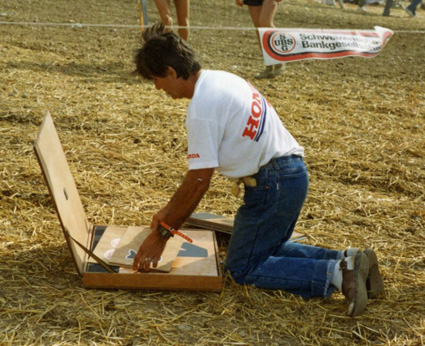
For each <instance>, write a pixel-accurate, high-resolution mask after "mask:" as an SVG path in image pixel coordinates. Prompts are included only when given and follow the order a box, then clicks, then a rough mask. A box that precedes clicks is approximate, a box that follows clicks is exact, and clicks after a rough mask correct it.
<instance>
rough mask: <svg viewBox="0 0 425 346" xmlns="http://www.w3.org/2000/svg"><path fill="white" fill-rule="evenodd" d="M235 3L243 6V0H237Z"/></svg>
mask: <svg viewBox="0 0 425 346" xmlns="http://www.w3.org/2000/svg"><path fill="white" fill-rule="evenodd" d="M235 4H236V5H238V6H240V7H242V6H243V0H235Z"/></svg>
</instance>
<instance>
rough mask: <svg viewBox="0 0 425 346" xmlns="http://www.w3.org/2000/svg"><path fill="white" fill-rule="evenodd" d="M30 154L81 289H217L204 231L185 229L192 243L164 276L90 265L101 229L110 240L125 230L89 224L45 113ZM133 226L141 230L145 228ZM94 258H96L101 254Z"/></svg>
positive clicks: (212, 250) (208, 234) (209, 235)
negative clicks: (32, 154) (111, 232)
mask: <svg viewBox="0 0 425 346" xmlns="http://www.w3.org/2000/svg"><path fill="white" fill-rule="evenodd" d="M34 151H35V154H36V156H37V159H38V161H39V164H40V167H41V170H42V172H43V175H44V178H45V181H46V184H47V186H48V189H49V193H50V195H51V197H52V200H53V202H54V205H55V208H56V211H57V214H58V218H59V221H60V224H61V226H62V230H63V233H64V236H65V239H66V241H67V243H68V247H69V249H70V251H71V254H72V257H73V258H74V261H75V265H76V268H77V270H78V272H79V274H80V275H81V276H82V285H83V286H84V287H91V288H124V289H178V290H220V289H221V288H222V285H223V279H222V273H221V267H220V264H219V259H218V251H217V242H216V238H215V234H214V232H213V231H209V230H201V229H188V230H185V233H187V234H188V235H189V236H190V238H192V239H193V244H190V243H188V242H186V241H185V242H183V243H182V244H181V248H180V250H179V252H178V253H177V254H174V255H173V256H174V257H175V260H174V261H173V264H172V267H171V270H170V271H169V272H168V273H158V272H148V273H133V272H132V269H129V268H120V267H115V268H114V270H115V271H116V273H113V272H112V273H110V272H107V271H106V270H105V269H104V268H107V269H110V268H109V267H108V266H106V267H105V266H104V267H102V266H100V265H99V264H97V263H93V262H96V261H93V258H94V257H93V256H92V258H90V256H89V255H88V253H89V252H90V251H93V250H96V249H95V246H96V244H97V243H99V240H100V239H101V237H102V235H103V233H104V232H105V230H106V229H109V230H113V231H114V232H116V236H115V235H114V234H109V235H108V237H110V238H111V239H115V238H117V237H122V236H123V234H124V233H125V231H126V230H127V229H128V228H130V227H129V226H114V225H108V226H94V225H92V224H90V222H89V221H88V219H87V217H86V214H85V211H84V207H83V205H82V202H81V199H80V196H79V193H78V190H77V187H76V184H75V182H74V179H73V176H72V174H71V171H70V169H69V165H68V162H67V160H66V157H65V153H64V151H63V149H62V144H61V142H60V140H59V135H58V133H57V131H56V128H55V126H54V123H53V119H52V117H51V116H50V113H49V112H47V113H46V116H45V118H44V120H43V122H42V124H41V126H40V129H39V132H38V135H37V139H36V140H35V142H34ZM138 228H139V229H140V230H143V229H144V228H146V226H138ZM134 229H137V227H132V230H134ZM109 233H110V232H109ZM78 244H80V245H78ZM82 247H84V249H83V248H82ZM166 250H167V249H166ZM176 252H177V251H176ZM100 253H101V252H100ZM98 257H99V259H100V260H101V258H100V257H101V256H98ZM102 262H103V260H102ZM107 265H108V264H107Z"/></svg>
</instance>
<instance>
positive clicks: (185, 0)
mask: <svg viewBox="0 0 425 346" xmlns="http://www.w3.org/2000/svg"><path fill="white" fill-rule="evenodd" d="M174 6H176V14H177V23H178V25H179V26H184V27H186V28H180V29H178V32H179V35H180V37H181V38H182V39H184V40H186V41H187V40H188V38H189V8H190V5H189V0H174Z"/></svg>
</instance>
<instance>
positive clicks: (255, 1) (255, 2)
mask: <svg viewBox="0 0 425 346" xmlns="http://www.w3.org/2000/svg"><path fill="white" fill-rule="evenodd" d="M243 3H244V4H245V5H248V6H261V5H262V4H263V0H243Z"/></svg>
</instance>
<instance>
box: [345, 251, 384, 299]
mask: <svg viewBox="0 0 425 346" xmlns="http://www.w3.org/2000/svg"><path fill="white" fill-rule="evenodd" d="M351 250H352V253H351V256H355V253H359V252H361V251H362V250H360V249H357V248H351ZM355 251H357V252H355ZM363 252H364V254H365V255H366V256H367V259H368V260H369V276H368V278H367V280H366V287H367V296H368V298H369V299H375V298H377V297H378V296H379V295H380V294H381V293H382V292H384V281H383V280H382V276H381V273H380V271H379V266H378V257H377V256H376V253H375V251H373V250H372V249H366V250H364V251H363ZM344 256H345V257H347V250H346V251H345V252H344Z"/></svg>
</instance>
